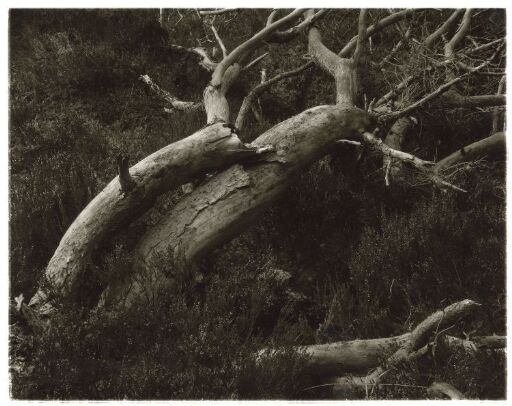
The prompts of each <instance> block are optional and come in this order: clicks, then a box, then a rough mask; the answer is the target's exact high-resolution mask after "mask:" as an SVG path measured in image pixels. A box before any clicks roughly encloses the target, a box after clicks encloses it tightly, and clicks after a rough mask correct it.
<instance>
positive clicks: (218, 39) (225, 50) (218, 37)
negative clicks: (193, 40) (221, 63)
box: [212, 24, 228, 58]
mask: <svg viewBox="0 0 512 406" xmlns="http://www.w3.org/2000/svg"><path fill="white" fill-rule="evenodd" d="M212 31H213V35H215V39H216V40H217V43H218V44H219V47H220V49H221V50H222V57H223V58H225V57H226V56H228V51H227V49H226V46H225V45H224V42H222V39H221V38H220V36H219V33H218V32H217V30H216V29H215V26H214V25H213V24H212Z"/></svg>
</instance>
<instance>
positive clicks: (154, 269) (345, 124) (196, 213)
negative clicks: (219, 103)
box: [102, 106, 371, 305]
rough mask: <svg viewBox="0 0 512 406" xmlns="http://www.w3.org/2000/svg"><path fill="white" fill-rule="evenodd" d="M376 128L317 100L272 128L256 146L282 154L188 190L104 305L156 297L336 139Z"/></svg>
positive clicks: (355, 113)
mask: <svg viewBox="0 0 512 406" xmlns="http://www.w3.org/2000/svg"><path fill="white" fill-rule="evenodd" d="M370 127H371V122H370V120H369V119H368V117H367V115H366V113H365V112H364V111H362V110H360V109H357V108H355V107H340V106H319V107H315V108H312V109H309V110H306V111H305V112H303V113H301V114H299V115H297V116H295V117H292V118H290V119H288V120H286V121H284V122H282V123H280V124H278V125H276V126H275V127H273V128H271V129H270V130H268V131H267V132H266V133H264V134H263V135H261V136H260V137H259V138H257V139H256V140H255V141H254V142H253V143H252V144H251V145H252V146H253V147H259V146H262V145H267V144H270V145H273V146H274V148H275V151H276V156H277V158H276V157H275V158H274V159H271V160H270V162H268V161H267V162H259V163H255V164H252V165H250V166H245V167H242V166H241V165H235V166H232V167H231V168H229V169H227V170H226V171H224V172H222V173H220V174H218V175H217V176H215V177H213V178H212V179H210V180H209V181H208V182H207V183H205V184H203V185H201V186H199V187H198V188H197V189H195V190H194V191H193V192H192V193H190V194H189V195H187V196H185V197H184V198H183V199H182V200H181V201H180V202H179V203H178V204H177V205H176V206H175V207H174V208H173V209H172V210H171V211H170V212H169V213H168V214H167V215H165V216H164V218H162V220H161V221H160V222H159V223H158V224H157V225H156V226H154V227H152V228H151V229H150V230H149V231H148V232H147V233H146V235H144V236H143V237H142V239H141V241H140V243H139V245H138V247H137V249H136V265H135V272H134V274H133V275H132V276H131V277H129V278H127V281H126V282H125V283H122V284H121V285H120V286H117V287H115V288H114V287H113V288H111V289H109V291H107V292H106V294H105V296H104V298H103V299H104V300H103V301H102V303H111V302H113V303H115V302H117V301H121V302H123V303H124V304H126V305H131V304H133V303H135V302H136V300H137V297H141V298H146V299H148V300H150V301H151V300H156V298H157V296H158V295H157V290H158V289H159V288H160V287H162V286H166V285H167V284H168V283H172V280H171V279H174V278H180V277H182V276H184V275H185V274H186V273H190V272H187V271H191V269H192V264H193V263H194V261H195V260H196V259H197V258H198V257H199V256H200V255H201V254H203V253H205V252H208V251H209V250H211V249H213V248H214V247H217V246H219V245H220V244H222V243H224V242H226V241H228V240H229V239H230V238H232V237H233V236H235V235H236V234H238V233H239V232H240V231H242V230H243V228H244V227H245V226H246V225H247V224H250V223H251V222H252V221H254V220H255V219H256V217H257V216H258V214H259V213H261V211H262V210H263V209H264V208H265V207H267V206H268V205H269V204H270V203H271V202H273V201H274V200H275V199H276V198H277V197H278V196H279V195H280V194H281V193H282V192H283V191H285V190H286V188H287V186H288V185H289V184H290V182H291V181H292V180H293V175H296V174H297V173H299V172H300V170H301V169H303V168H305V167H306V166H308V165H309V164H311V163H312V162H314V161H315V160H317V159H319V158H320V157H322V156H323V155H325V154H326V153H328V152H329V149H330V148H331V147H332V146H333V144H334V142H335V141H336V140H337V139H340V138H357V139H359V138H360V131H361V130H364V129H365V128H370ZM280 161H281V162H280ZM166 264H167V265H166ZM168 264H171V265H170V266H169V265H168ZM169 268H171V271H170V272H165V273H164V269H167V270H169ZM109 296H110V297H111V299H107V298H108V297H109ZM112 296H113V297H115V299H112Z"/></svg>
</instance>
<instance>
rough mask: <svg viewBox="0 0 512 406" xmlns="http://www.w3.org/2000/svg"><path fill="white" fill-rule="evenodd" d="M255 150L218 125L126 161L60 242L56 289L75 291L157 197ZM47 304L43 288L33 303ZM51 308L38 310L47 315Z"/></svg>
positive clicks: (53, 267)
mask: <svg viewBox="0 0 512 406" xmlns="http://www.w3.org/2000/svg"><path fill="white" fill-rule="evenodd" d="M251 153H253V152H252V150H251V149H248V148H247V147H245V145H244V144H243V143H242V142H241V141H240V140H239V139H238V137H237V136H236V135H235V134H234V133H232V130H231V128H229V127H226V126H224V125H223V124H215V125H211V126H208V127H205V128H203V129H202V130H200V131H198V132H196V133H194V134H192V135H191V136H189V137H187V138H184V139H182V140H180V141H178V142H175V143H173V144H171V145H168V146H167V147H165V148H162V149H161V150H159V151H157V152H155V153H153V154H152V155H150V156H148V157H146V158H145V159H143V160H142V161H140V162H139V163H137V164H136V165H134V166H133V167H131V168H130V169H129V170H128V167H127V165H126V167H124V168H122V169H121V177H119V176H117V177H116V178H114V179H113V180H112V181H111V182H110V183H109V184H108V185H107V186H106V187H105V188H104V189H103V191H101V192H100V193H99V194H98V195H97V196H96V197H95V198H94V199H93V200H92V201H91V202H90V203H89V204H88V205H87V207H86V208H85V209H84V210H83V211H82V212H81V213H80V214H79V216H78V217H77V218H76V219H75V221H74V222H73V223H72V224H71V226H70V227H69V229H68V230H67V231H66V233H65V235H64V237H63V238H62V240H61V241H60V244H59V246H58V248H57V249H56V251H55V253H54V254H53V257H52V258H51V260H50V262H49V264H48V267H47V269H46V273H45V277H46V280H47V281H46V282H47V284H49V287H50V289H51V290H52V293H54V294H57V295H62V296H69V295H71V294H72V292H73V291H74V290H76V289H74V288H75V287H76V286H75V285H76V283H77V281H78V279H79V277H80V276H81V275H82V273H83V271H84V270H85V269H87V267H88V266H89V264H90V262H91V255H92V253H93V252H94V250H95V248H96V247H97V246H99V245H100V244H102V243H103V242H104V241H105V239H106V238H107V236H108V235H110V233H111V232H112V231H115V230H116V229H118V228H119V227H120V226H121V225H122V224H124V223H126V222H130V221H133V220H134V219H135V218H136V215H137V214H138V213H141V212H143V211H144V210H145V209H147V208H149V207H151V206H152V205H153V203H154V200H155V199H156V197H157V196H159V195H160V194H162V193H164V192H167V191H169V190H171V189H173V188H175V187H177V186H179V185H182V184H184V183H187V182H189V181H190V180H192V179H194V178H195V177H197V176H198V175H200V174H203V173H206V172H208V171H213V170H215V169H219V168H222V167H226V166H229V165H230V164H232V163H233V162H236V161H240V160H241V159H245V158H247V156H248V155H250V154H251ZM127 177H128V179H126V178H127ZM123 181H124V182H123ZM125 184H129V185H130V188H127V187H126V186H125ZM47 302H48V294H47V293H46V292H45V291H44V290H43V288H40V289H39V290H38V292H37V293H36V294H35V295H34V297H33V298H32V299H31V301H30V303H29V305H30V306H32V307H35V308H40V307H41V306H43V305H46V304H47ZM50 308H51V306H50V307H45V308H44V309H42V308H41V309H39V310H41V312H42V313H44V312H45V311H48V310H49V309H50Z"/></svg>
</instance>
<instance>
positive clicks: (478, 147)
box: [434, 132, 506, 174]
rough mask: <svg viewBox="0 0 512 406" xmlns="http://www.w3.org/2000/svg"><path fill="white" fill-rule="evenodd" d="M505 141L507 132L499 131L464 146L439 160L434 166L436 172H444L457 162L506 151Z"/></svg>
mask: <svg viewBox="0 0 512 406" xmlns="http://www.w3.org/2000/svg"><path fill="white" fill-rule="evenodd" d="M505 142H506V141H505V133H503V132H499V133H495V134H493V135H491V136H489V137H487V138H484V139H482V140H479V141H476V142H474V143H472V144H470V145H467V146H464V147H462V148H460V149H459V150H457V151H455V152H454V153H453V154H450V155H448V156H447V157H446V158H443V159H441V160H440V161H439V162H437V163H436V165H435V166H434V172H435V173H436V174H442V173H443V172H445V171H447V170H449V169H450V168H452V167H453V166H455V165H457V164H460V163H464V162H469V161H474V160H477V159H479V158H481V157H483V156H487V155H491V154H496V153H500V154H501V153H504V152H505Z"/></svg>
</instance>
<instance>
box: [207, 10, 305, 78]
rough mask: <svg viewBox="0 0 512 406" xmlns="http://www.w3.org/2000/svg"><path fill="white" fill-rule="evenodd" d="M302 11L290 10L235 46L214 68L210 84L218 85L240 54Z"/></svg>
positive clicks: (298, 15)
mask: <svg viewBox="0 0 512 406" xmlns="http://www.w3.org/2000/svg"><path fill="white" fill-rule="evenodd" d="M303 12H304V10H302V9H297V10H295V11H292V12H291V13H290V14H288V15H287V16H285V17H283V18H281V19H279V20H277V21H276V22H274V23H272V24H270V25H268V26H266V27H265V28H263V29H262V30H261V31H260V32H258V33H257V34H255V35H253V36H252V37H251V38H250V39H248V40H247V41H245V42H244V43H242V44H240V45H239V46H237V47H236V48H235V49H234V50H233V51H232V52H231V53H230V54H229V55H228V56H227V57H225V58H224V59H223V60H222V61H221V62H220V63H219V64H218V66H217V68H216V69H215V72H214V73H213V75H212V80H211V85H212V86H213V87H217V86H220V84H221V83H222V78H223V76H224V73H225V72H226V70H227V69H228V68H229V67H230V66H231V65H233V64H234V63H235V62H237V61H238V60H239V59H240V57H241V56H243V55H244V54H246V53H248V52H250V51H252V50H253V48H254V47H255V46H256V45H258V44H259V43H261V42H262V41H264V40H265V39H267V38H268V37H269V36H270V35H271V34H272V33H273V32H275V31H277V30H278V29H279V28H281V27H282V26H284V25H286V24H288V23H289V22H290V21H293V20H295V19H297V18H298V17H300V15H301V14H302V13H303Z"/></svg>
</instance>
